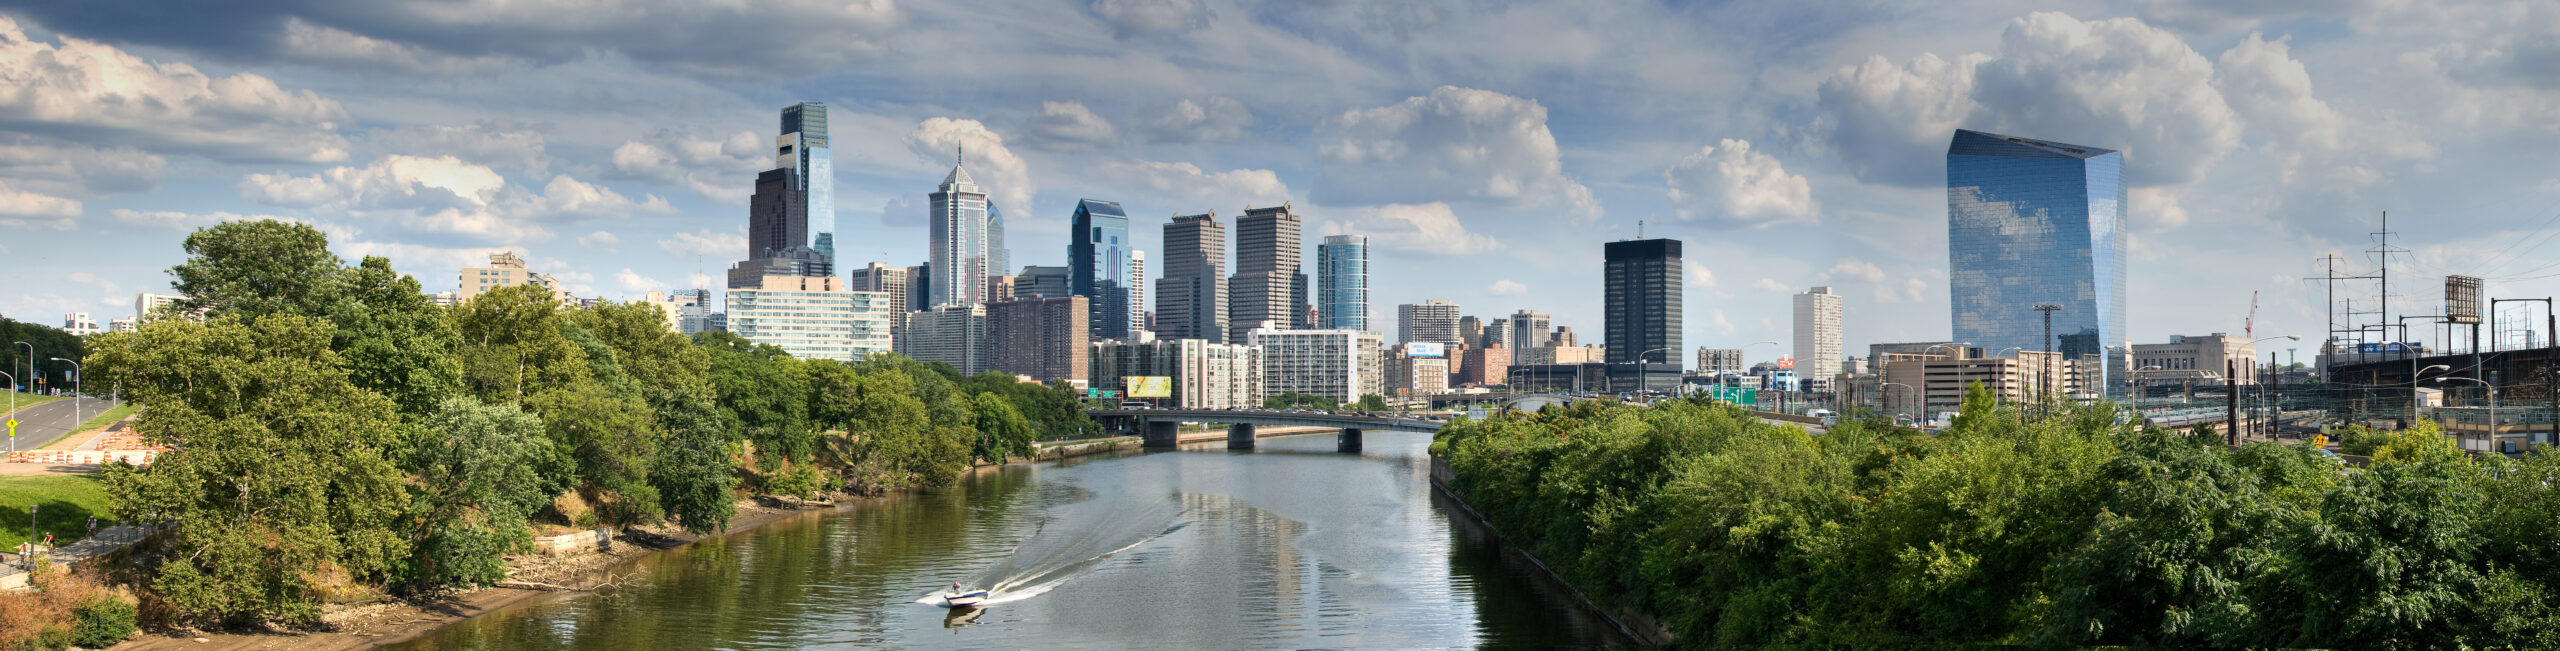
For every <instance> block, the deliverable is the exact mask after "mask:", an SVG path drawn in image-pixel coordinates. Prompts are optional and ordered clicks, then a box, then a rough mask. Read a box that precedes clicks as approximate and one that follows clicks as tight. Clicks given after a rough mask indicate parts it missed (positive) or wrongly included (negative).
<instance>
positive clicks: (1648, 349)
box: [1601, 239, 1681, 391]
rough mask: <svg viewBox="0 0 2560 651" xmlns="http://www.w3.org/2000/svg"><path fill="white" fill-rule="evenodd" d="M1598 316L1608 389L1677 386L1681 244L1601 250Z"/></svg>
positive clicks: (1656, 242) (1631, 243)
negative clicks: (1603, 331)
mask: <svg viewBox="0 0 2560 651" xmlns="http://www.w3.org/2000/svg"><path fill="white" fill-rule="evenodd" d="M1602 249H1603V250H1602V253H1603V255H1604V257H1605V258H1606V265H1607V266H1606V267H1605V269H1606V272H1605V273H1604V275H1603V276H1602V278H1603V285H1604V294H1605V295H1604V296H1603V303H1604V306H1603V308H1602V311H1601V316H1602V319H1603V323H1604V324H1605V329H1606V330H1607V333H1606V334H1605V335H1604V343H1605V344H1606V346H1605V347H1606V349H1607V351H1606V354H1607V356H1608V357H1607V361H1608V363H1609V366H1610V368H1609V374H1610V386H1611V387H1612V390H1616V391H1627V390H1631V389H1632V390H1643V389H1676V388H1678V387H1679V386H1680V367H1681V364H1680V348H1681V346H1680V298H1681V296H1680V290H1681V269H1680V241H1679V240H1672V239H1652V240H1620V241H1616V242H1610V243H1608V244H1607V245H1605V246H1603V247H1602Z"/></svg>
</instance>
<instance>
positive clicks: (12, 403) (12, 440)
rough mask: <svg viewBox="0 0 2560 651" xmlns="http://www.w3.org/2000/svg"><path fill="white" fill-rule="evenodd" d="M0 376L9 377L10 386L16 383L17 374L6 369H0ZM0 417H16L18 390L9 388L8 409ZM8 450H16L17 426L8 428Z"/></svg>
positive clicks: (14, 418)
mask: <svg viewBox="0 0 2560 651" xmlns="http://www.w3.org/2000/svg"><path fill="white" fill-rule="evenodd" d="M0 377H7V378H9V385H10V386H13V387H14V386H17V384H18V376H15V375H10V374H9V373H8V372H6V371H0ZM0 418H7V419H10V420H16V419H17V418H18V391H17V390H16V389H11V390H9V411H8V413H0ZM9 451H10V452H16V451H18V428H15V427H12V428H9Z"/></svg>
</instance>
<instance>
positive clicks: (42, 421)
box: [0, 398, 115, 450]
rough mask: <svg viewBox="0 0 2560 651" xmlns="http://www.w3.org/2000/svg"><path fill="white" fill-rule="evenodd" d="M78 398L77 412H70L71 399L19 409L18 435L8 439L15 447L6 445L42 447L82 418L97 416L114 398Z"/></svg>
mask: <svg viewBox="0 0 2560 651" xmlns="http://www.w3.org/2000/svg"><path fill="white" fill-rule="evenodd" d="M78 400H79V413H78V414H76V415H75V414H73V413H72V401H71V400H55V401H53V402H48V403H44V404H41V405H36V406H33V407H28V408H25V409H21V410H18V414H17V416H16V418H17V419H18V436H17V438H13V439H10V441H11V443H12V444H13V445H15V446H16V447H12V448H8V449H12V450H33V449H36V448H39V447H43V446H44V444H46V443H51V442H53V440H54V439H57V438H61V437H62V435H64V434H69V433H71V428H74V427H79V426H80V422H81V421H83V420H87V419H89V418H91V417H94V416H97V415H98V414H99V413H100V412H104V411H106V410H107V408H109V407H113V406H115V403H113V402H108V401H106V400H102V399H98V398H80V399H78ZM7 408H8V404H7V403H0V409H7Z"/></svg>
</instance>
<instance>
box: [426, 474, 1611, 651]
mask: <svg viewBox="0 0 2560 651" xmlns="http://www.w3.org/2000/svg"><path fill="white" fill-rule="evenodd" d="M1428 441H1429V439H1428V437H1425V436H1422V435H1398V434H1378V433H1372V434H1369V435H1368V441H1367V443H1368V446H1367V451H1366V452H1364V453H1362V454H1356V455H1351V454H1339V453H1334V452H1332V451H1331V450H1332V447H1333V445H1334V441H1333V439H1332V437H1329V436H1310V437H1291V438H1275V439H1266V440H1264V441H1262V443H1261V449H1259V450H1255V451H1251V452H1236V453H1229V452H1227V451H1225V450H1223V449H1218V447H1216V445H1215V444H1212V445H1208V446H1202V447H1195V448H1186V449H1183V450H1180V451H1164V452H1148V453H1134V452H1133V453H1123V454H1118V455H1112V456H1106V457H1088V458H1084V459H1076V460H1069V461H1067V462H1062V463H1056V464H1047V465H1037V466H1031V465H1025V466H1012V467H1007V468H1004V469H1002V470H1001V471H997V472H989V473H983V474H980V475H977V476H974V477H971V478H969V479H967V480H965V481H964V482H962V483H961V484H960V485H958V486H954V487H952V488H950V489H947V490H942V491H936V492H933V493H929V494H921V495H908V496H903V497H896V498H890V499H886V500H880V501H876V502H872V503H866V504H865V505H863V506H861V507H859V508H856V509H854V510H851V511H845V512H840V513H831V514H825V515H813V516H811V517H806V518H802V519H797V520H793V521H790V522H784V523H777V524H774V525H770V526H767V527H764V528H761V529H758V530H755V531H750V532H746V533H742V534H739V535H736V536H731V537H728V538H726V539H721V540H715V541H705V542H703V543H700V544H696V545H694V546H691V547H688V548H684V549H679V550H676V551H674V552H670V553H667V554H663V555H660V556H657V557H654V558H651V559H649V560H645V561H642V562H641V563H639V564H637V565H636V566H634V567H632V568H630V569H629V570H627V571H628V572H630V573H631V574H633V575H634V579H633V580H632V581H630V582H629V585H626V586H625V587H622V588H618V589H615V590H611V591H607V592H602V593H594V594H584V595H575V596H570V597H566V598H559V599H553V600H547V601H543V602H541V603H531V604H526V605H523V606H520V607H515V608H510V609H507V610H504V611H501V612H498V613H492V614H490V615H486V616H483V617H479V618H475V619H473V620H471V621H468V622H465V623H463V624H461V625H458V626H455V627H453V628H449V629H446V630H444V631H440V632H439V633H438V634H436V635H433V636H430V637H428V638H425V639H421V640H418V641H416V642H413V643H411V644H408V645H405V648H416V649H500V648H505V649H515V648H615V649H623V648H636V649H653V648H655V649H687V648H710V647H720V648H804V647H858V646H859V647H867V646H892V645H895V646H906V645H918V644H958V645H960V646H966V647H980V646H984V647H1031V646H1042V647H1054V646H1070V647H1138V648H1233V647H1379V646H1406V647H1410V646H1437V647H1447V646H1477V645H1565V644H1593V643H1607V642H1615V641H1619V640H1617V639H1616V638H1615V637H1614V635H1613V634H1612V633H1611V632H1610V631H1609V630H1608V629H1607V627H1606V626H1600V625H1597V624H1595V623H1594V622H1592V621H1590V620H1588V619H1587V616H1586V615H1585V614H1584V613H1582V612H1580V611H1578V610H1577V609H1574V608H1572V607H1570V606H1569V605H1568V602H1566V601H1564V600H1563V599H1562V598H1561V597H1560V593H1559V592H1557V591H1556V590H1555V589H1554V588H1553V587H1551V586H1541V585H1539V584H1537V583H1536V582H1534V581H1531V580H1530V579H1529V577H1528V575H1527V573H1526V572H1525V570H1524V568H1522V567H1521V566H1520V565H1519V564H1518V563H1517V562H1516V561H1508V560H1506V559H1504V558H1503V556H1502V554H1501V553H1500V552H1499V551H1498V550H1497V547H1496V546H1495V543H1493V542H1492V541H1491V540H1490V539H1489V538H1488V537H1487V536H1486V534H1485V533H1484V532H1481V531H1477V530H1474V528H1473V527H1472V525H1470V524H1467V523H1464V522H1460V521H1456V520H1453V518H1463V517H1464V516H1463V514H1457V513H1454V509H1453V508H1452V507H1451V506H1450V505H1446V504H1442V503H1438V502H1435V501H1434V498H1433V494H1432V492H1431V489H1430V487H1429V484H1428V482H1427V479H1426V478H1427V476H1428V474H1429V460H1428V459H1427V458H1426V457H1425V456H1424V455H1423V447H1424V445H1426V444H1427V443H1428ZM952 581H962V582H964V583H968V584H969V585H972V586H987V587H990V588H994V593H993V594H991V595H990V600H991V602H992V603H990V604H989V605H988V606H987V607H984V608H974V609H955V608H942V607H940V606H939V605H938V603H924V601H926V600H920V599H919V597H921V596H924V595H928V594H938V592H939V590H940V589H943V588H947V587H948V586H949V585H950V583H951V582H952Z"/></svg>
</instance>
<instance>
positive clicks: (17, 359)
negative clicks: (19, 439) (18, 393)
mask: <svg viewBox="0 0 2560 651" xmlns="http://www.w3.org/2000/svg"><path fill="white" fill-rule="evenodd" d="M22 341H23V342H26V343H27V346H20V345H18V342H22ZM0 346H5V347H6V348H5V349H0V373H7V374H9V376H10V377H13V378H17V380H18V384H19V386H21V387H24V388H25V389H26V390H27V391H29V392H33V391H35V390H37V389H48V390H50V389H57V388H66V389H67V388H71V369H72V366H71V365H70V364H64V363H61V362H56V361H52V360H53V358H56V357H60V358H63V359H68V360H73V361H79V360H80V359H81V357H83V356H85V355H87V354H88V349H87V348H86V347H84V346H82V345H81V344H80V338H79V337H74V336H71V333H68V332H63V331H62V329H61V328H56V327H52V326H47V325H44V324H40V323H27V322H24V321H12V320H9V319H6V318H0ZM28 346H33V347H34V348H35V357H34V358H33V360H34V362H35V366H33V367H30V366H28V365H27V363H28V360H29V359H30V358H29V357H28V356H27V350H28ZM84 363H85V362H84ZM31 368H32V369H33V370H29V369H31ZM39 380H41V382H39ZM7 385H8V381H7V380H0V391H4V390H7V389H8V386H7ZM81 388H84V389H85V388H87V387H81ZM8 408H9V407H8V403H7V402H5V401H0V409H8Z"/></svg>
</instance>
